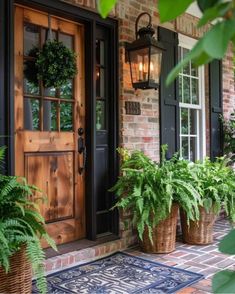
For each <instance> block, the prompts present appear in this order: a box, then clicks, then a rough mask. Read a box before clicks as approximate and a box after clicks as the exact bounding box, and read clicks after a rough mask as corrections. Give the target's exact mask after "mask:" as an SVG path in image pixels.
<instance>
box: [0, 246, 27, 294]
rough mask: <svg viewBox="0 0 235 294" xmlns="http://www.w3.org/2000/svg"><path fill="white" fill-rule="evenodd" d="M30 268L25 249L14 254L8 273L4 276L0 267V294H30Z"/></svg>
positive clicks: (23, 247)
mask: <svg viewBox="0 0 235 294" xmlns="http://www.w3.org/2000/svg"><path fill="white" fill-rule="evenodd" d="M31 292H32V268H31V264H30V262H29V261H28V259H27V257H26V247H25V246H22V248H21V249H20V250H19V251H18V252H16V253H15V254H14V255H13V256H12V257H11V258H10V271H9V272H8V273H7V274H6V273H5V271H4V270H3V268H1V267H0V293H1V294H13V293H14V294H16V293H17V294H31Z"/></svg>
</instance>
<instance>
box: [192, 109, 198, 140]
mask: <svg viewBox="0 0 235 294" xmlns="http://www.w3.org/2000/svg"><path fill="white" fill-rule="evenodd" d="M190 134H191V135H196V134H197V110H195V109H190Z"/></svg>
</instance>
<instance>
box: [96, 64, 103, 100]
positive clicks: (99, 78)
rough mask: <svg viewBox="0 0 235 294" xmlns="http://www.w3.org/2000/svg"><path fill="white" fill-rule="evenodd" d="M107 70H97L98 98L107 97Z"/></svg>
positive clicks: (98, 68)
mask: <svg viewBox="0 0 235 294" xmlns="http://www.w3.org/2000/svg"><path fill="white" fill-rule="evenodd" d="M104 75H105V70H104V69H103V68H100V67H97V68H96V96H97V97H102V98H104V97H105V82H104V78H105V77H104Z"/></svg>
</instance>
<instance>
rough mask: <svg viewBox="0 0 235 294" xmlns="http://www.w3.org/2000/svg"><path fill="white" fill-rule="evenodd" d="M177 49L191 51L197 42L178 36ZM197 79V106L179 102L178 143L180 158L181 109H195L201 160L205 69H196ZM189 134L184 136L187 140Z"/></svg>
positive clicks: (204, 133)
mask: <svg viewBox="0 0 235 294" xmlns="http://www.w3.org/2000/svg"><path fill="white" fill-rule="evenodd" d="M178 37H179V45H178V46H179V47H182V48H185V49H189V50H191V49H192V48H193V46H194V45H195V44H196V42H197V40H195V39H193V38H190V37H188V36H185V35H182V34H179V35H178ZM198 77H199V79H198V80H199V89H198V90H199V92H198V94H199V104H191V103H183V102H180V101H179V116H180V119H179V139H180V140H179V141H180V156H182V141H181V137H182V134H181V109H182V108H187V109H196V110H198V111H197V134H196V136H195V137H196V138H197V151H196V160H200V159H203V158H204V157H205V156H206V109H205V67H204V66H200V67H199V68H198ZM189 136H190V134H188V135H186V137H187V138H188V137H189Z"/></svg>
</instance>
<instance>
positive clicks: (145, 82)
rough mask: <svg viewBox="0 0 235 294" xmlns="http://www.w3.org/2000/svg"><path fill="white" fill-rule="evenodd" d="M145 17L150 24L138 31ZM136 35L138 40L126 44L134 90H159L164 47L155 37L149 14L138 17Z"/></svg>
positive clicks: (144, 13)
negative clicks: (142, 18)
mask: <svg viewBox="0 0 235 294" xmlns="http://www.w3.org/2000/svg"><path fill="white" fill-rule="evenodd" d="M144 15H147V16H148V17H149V23H148V25H147V26H146V27H142V28H140V29H139V30H138V24H139V20H140V18H141V17H142V16H144ZM135 35H136V40H135V41H133V42H132V43H127V44H126V52H127V55H128V61H129V63H130V71H131V81H132V85H133V88H135V89H157V88H158V86H159V78H160V72H161V62H162V52H163V51H164V47H163V45H162V44H161V43H160V42H158V41H157V40H156V39H155V38H154V37H153V35H154V29H153V27H152V18H151V15H150V14H149V13H147V12H143V13H141V14H140V15H139V16H138V17H137V19H136V22H135Z"/></svg>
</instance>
